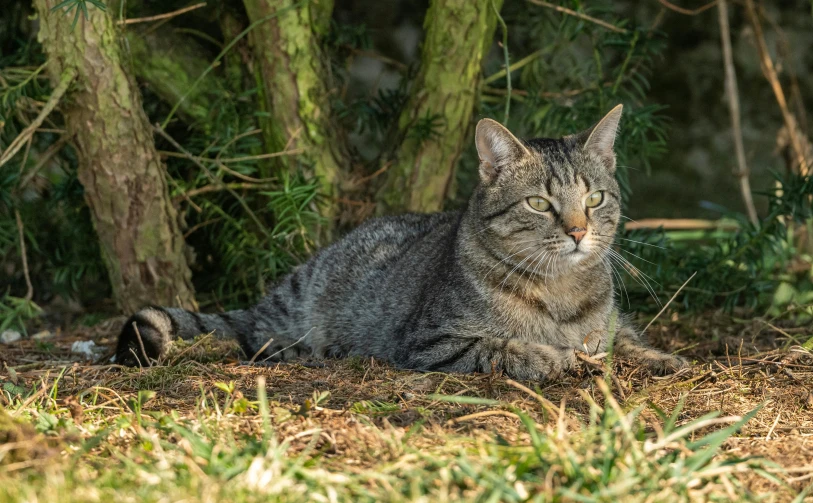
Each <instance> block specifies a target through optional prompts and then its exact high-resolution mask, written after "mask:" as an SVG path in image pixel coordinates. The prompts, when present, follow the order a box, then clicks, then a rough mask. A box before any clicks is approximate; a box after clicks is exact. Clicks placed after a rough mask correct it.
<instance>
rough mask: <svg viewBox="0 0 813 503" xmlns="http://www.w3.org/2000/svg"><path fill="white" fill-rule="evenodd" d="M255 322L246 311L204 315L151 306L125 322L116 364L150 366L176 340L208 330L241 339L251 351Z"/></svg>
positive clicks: (244, 346)
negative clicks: (251, 338)
mask: <svg viewBox="0 0 813 503" xmlns="http://www.w3.org/2000/svg"><path fill="white" fill-rule="evenodd" d="M251 325H252V322H251V317H250V316H248V315H247V312H246V311H229V312H227V313H219V314H200V313H194V312H191V311H187V310H185V309H176V308H169V307H148V308H145V309H142V310H141V311H139V312H137V313H135V314H134V315H132V316H130V318H129V319H128V320H127V322H126V323H124V327H123V328H122V330H121V334H120V335H119V341H118V344H117V346H116V363H119V364H122V365H139V364H140V365H143V366H147V361H148V360H147V359H154V360H156V359H159V358H161V357H162V356H164V354H165V353H166V349H167V346H168V345H169V343H170V342H171V341H172V340H174V339H176V338H178V337H180V338H181V339H192V338H194V337H197V336H198V335H202V334H208V333H213V334H214V336H215V337H217V338H219V339H226V338H232V339H237V341H238V342H239V343H240V346H241V347H242V348H243V351H244V352H245V353H251V347H250V345H249V344H248V342H247V335H248V334H249V333H251V331H252V326H251ZM145 353H146V354H145ZM249 357H251V354H249Z"/></svg>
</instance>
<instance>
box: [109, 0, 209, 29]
mask: <svg viewBox="0 0 813 503" xmlns="http://www.w3.org/2000/svg"><path fill="white" fill-rule="evenodd" d="M205 6H206V2H201V3H198V4H195V5H190V6H189V7H184V8H183V9H178V10H174V11H172V12H167V13H166V14H158V15H156V16H147V17H136V18H132V19H124V20H120V21H118V25H119V26H121V25H123V24H136V23H149V22H150V21H160V20H161V19H168V18H171V17H175V16H180V15H181V14H186V13H187V12H190V11H193V10H195V9H200V8H201V7H205Z"/></svg>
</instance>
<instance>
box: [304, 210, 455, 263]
mask: <svg viewBox="0 0 813 503" xmlns="http://www.w3.org/2000/svg"><path fill="white" fill-rule="evenodd" d="M459 219H460V214H459V213H457V212H446V213H408V214H403V215H395V216H387V217H379V218H373V219H370V220H368V221H367V222H365V223H364V224H362V225H361V226H359V227H358V228H356V229H354V230H353V231H352V232H350V233H348V234H347V235H346V236H344V237H343V238H342V239H340V240H339V241H337V242H336V243H334V244H333V245H331V246H329V247H327V248H326V249H325V250H323V251H322V252H321V253H320V254H319V255H318V257H316V258H317V260H319V261H320V262H324V265H326V266H327V267H328V268H331V269H333V268H334V267H335V266H341V268H342V270H343V272H344V273H347V272H351V271H352V272H365V273H366V272H374V271H376V270H380V269H381V268H382V267H383V268H386V267H387V266H388V265H389V264H392V263H393V262H397V261H400V260H401V259H420V257H421V256H422V255H425V254H427V253H429V252H430V248H434V247H435V246H437V245H440V244H441V243H445V242H446V241H447V239H448V238H449V236H450V234H451V232H452V231H453V228H454V226H455V224H456V222H457V221H458V220H459ZM331 266H333V267H331Z"/></svg>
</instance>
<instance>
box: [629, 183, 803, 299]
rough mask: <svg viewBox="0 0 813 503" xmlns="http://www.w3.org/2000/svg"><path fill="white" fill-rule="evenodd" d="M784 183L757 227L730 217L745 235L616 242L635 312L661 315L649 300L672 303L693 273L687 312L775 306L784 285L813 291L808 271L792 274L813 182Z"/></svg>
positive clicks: (632, 235) (656, 236)
mask: <svg viewBox="0 0 813 503" xmlns="http://www.w3.org/2000/svg"><path fill="white" fill-rule="evenodd" d="M777 181H778V182H779V183H780V187H781V188H777V189H774V190H772V191H771V192H766V193H765V194H764V195H765V196H767V197H768V198H769V204H770V212H769V214H768V215H767V216H766V218H764V219H763V220H762V221H761V222H760V223H759V224H758V225H752V224H751V223H750V222H749V221H748V219H747V217H746V216H745V215H742V214H731V213H729V214H728V215H727V216H728V217H729V218H730V219H731V221H732V222H734V223H736V224H738V226H739V229H738V230H733V231H724V232H720V231H717V232H713V233H709V232H692V233H686V232H664V231H663V230H659V231H654V232H652V231H635V232H628V233H625V234H622V235H621V236H620V237H619V238H618V240H617V243H618V245H617V248H618V250H619V252H620V253H617V254H616V255H615V256H614V257H615V258H613V261H614V262H615V265H616V269H617V270H618V273H619V275H621V274H624V275H625V276H626V278H627V281H626V289H625V291H624V292H621V294H622V298H624V295H628V297H629V299H630V300H629V301H630V302H631V303H632V305H633V306H639V307H643V308H644V309H647V308H650V309H651V308H654V306H653V304H652V303H648V302H647V297H649V296H651V295H653V294H657V295H659V296H661V297H665V298H669V297H671V295H672V294H673V293H674V292H675V291H677V289H678V288H679V287H680V285H681V284H682V283H683V282H684V281H685V280H686V279H688V278H689V277H690V276H691V275H692V274H693V273H694V272H697V276H696V277H695V279H693V280H692V282H691V283H690V284H689V285H688V286H687V287H686V288H685V289H684V291H685V292H686V293H685V294H683V295H682V297H681V300H680V302H681V303H682V304H683V305H682V310H702V309H704V308H708V307H716V306H720V307H723V308H724V309H726V310H728V311H731V310H732V309H733V308H734V307H737V306H745V307H748V308H751V309H756V308H757V307H759V306H770V305H771V304H772V303H773V301H774V293H775V292H777V289H778V288H779V286H780V284H782V283H789V284H794V285H799V287H800V288H803V289H804V290H805V291H813V285H811V278H810V270H809V269H807V270H805V269H803V270H800V271H799V272H797V273H791V272H787V271H788V267H787V266H788V263H789V262H790V260H791V259H793V258H794V257H799V256H800V255H801V254H802V250H798V249H796V248H795V244H794V240H793V239H792V236H793V233H792V232H791V230H792V229H795V228H798V227H799V226H805V225H809V222H810V219H811V218H813V210H811V197H810V196H811V194H813V179H811V178H810V177H809V176H808V177H801V176H787V177H779V176H777ZM627 261H628V262H627ZM635 269H638V270H639V271H638V272H636V271H635ZM622 271H623V272H622ZM629 272H632V274H629ZM781 304H782V305H781V306H777V307H783V308H784V307H789V305H791V304H797V305H804V304H807V305H813V299H810V298H807V299H806V298H803V297H799V296H796V297H792V296H791V297H790V298H787V299H784V300H783V301H782V302H781ZM808 315H813V313H808Z"/></svg>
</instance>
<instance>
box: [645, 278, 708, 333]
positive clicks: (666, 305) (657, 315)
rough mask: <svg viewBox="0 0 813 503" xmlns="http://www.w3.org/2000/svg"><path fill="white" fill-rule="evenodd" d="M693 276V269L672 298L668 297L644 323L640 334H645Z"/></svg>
mask: <svg viewBox="0 0 813 503" xmlns="http://www.w3.org/2000/svg"><path fill="white" fill-rule="evenodd" d="M695 276H697V271H695V272H694V274H692V275H691V276H689V279H687V280H686V281H684V282H683V284H682V285H680V288H678V289H677V292H675V294H674V295H672V298H671V299H669V302H667V303H666V304H665V305H664V306H663V307H662V308H661V310H660V311H658V314H656V315H655V317H654V318H652V320H650V322H649V323H647V325H646V326H645V327H644V329H643V330H642V331H641V333H642V334H645V333H646V331H647V330H648V329H649V327H651V326H652V324H653V323H655V320H657V319H658V317H659V316H660V315H662V314H663V312H664V311H666V308H667V307H669V304H671V303H672V301H673V300H675V297H677V296H678V294H679V293H680V291H681V290H683V288H685V287H686V285H688V284H689V281H691V280H692V278H694V277H695Z"/></svg>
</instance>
